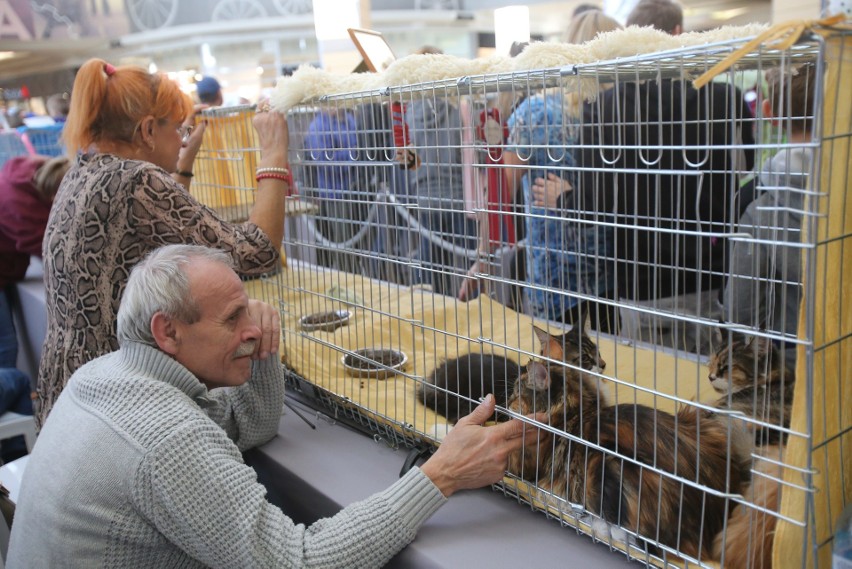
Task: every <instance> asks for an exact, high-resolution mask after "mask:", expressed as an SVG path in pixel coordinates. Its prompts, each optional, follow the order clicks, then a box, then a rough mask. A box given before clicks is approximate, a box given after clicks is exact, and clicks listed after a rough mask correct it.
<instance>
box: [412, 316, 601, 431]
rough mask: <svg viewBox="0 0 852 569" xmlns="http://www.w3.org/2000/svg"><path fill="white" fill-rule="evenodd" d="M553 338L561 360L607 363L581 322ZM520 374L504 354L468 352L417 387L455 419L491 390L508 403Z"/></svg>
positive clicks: (432, 406)
mask: <svg viewBox="0 0 852 569" xmlns="http://www.w3.org/2000/svg"><path fill="white" fill-rule="evenodd" d="M545 333H546V332H545ZM554 341H556V342H558V343H559V345H560V346H562V348H561V354H563V356H564V358H565V359H563V360H562V361H565V362H567V363H570V364H572V365H575V366H578V367H583V368H585V369H589V370H591V369H596V368H597V369H603V368H605V367H606V362H604V361H603V360H602V359H601V357H600V355H599V354H598V347H597V345H595V343H594V342H593V341H592V339H591V338H590V337H589V336H588V334H586V332H585V329H584V326H583V323H582V322H581V323H580V324H579V325H578V326H574V327H573V328H572V329H571V330H569V331H568V332H566V333H565V334H562V335H560V336H554ZM520 374H521V367H520V366H519V365H518V364H517V363H516V362H514V361H512V360H510V359H508V358H505V357H503V356H498V355H494V354H476V353H471V354H465V355H463V356H460V357H458V358H452V359H450V360H447V361H445V362H443V363H442V364H441V365H439V366H438V367H437V368H435V369H434V370H433V371H432V373H431V374H429V377H427V378H426V383H424V384H422V385H420V386H419V387H418V389H417V398H418V399H419V400H420V401H421V402H422V403H424V404H425V405H426V406H427V407H429V408H430V409H433V410H435V411H436V412H437V413H438V414H440V415H443V416H444V417H446V418H447V421H449V422H450V423H456V422H457V421H458V420H459V419H460V418H461V417H464V416H465V415H467V414H468V413H470V412H471V411H473V409H474V408H475V407H476V406H477V405H478V404H479V400H480V399H481V398H483V397H485V396H486V395H487V394H488V393H493V394H494V398H495V399H496V402H497V405H500V406H503V407H505V406H506V402H507V401H508V398H509V395H510V394H511V393H512V389H513V388H514V386H515V382H516V380H517V379H518V376H519V375H520ZM444 390H446V391H444Z"/></svg>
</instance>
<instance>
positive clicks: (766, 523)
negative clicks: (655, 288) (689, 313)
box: [708, 336, 795, 569]
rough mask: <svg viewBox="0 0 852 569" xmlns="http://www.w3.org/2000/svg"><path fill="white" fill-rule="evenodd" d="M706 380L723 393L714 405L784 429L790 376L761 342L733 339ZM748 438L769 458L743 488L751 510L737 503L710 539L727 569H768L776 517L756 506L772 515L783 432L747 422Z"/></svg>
mask: <svg viewBox="0 0 852 569" xmlns="http://www.w3.org/2000/svg"><path fill="white" fill-rule="evenodd" d="M708 368H709V371H710V374H709V378H710V381H711V383H712V384H713V388H714V389H715V390H716V391H717V392H719V393H721V394H723V396H722V397H720V398H719V399H718V400H717V401H716V403H715V406H716V407H718V408H720V409H732V410H735V411H739V412H741V413H742V414H744V415H746V416H747V417H751V418H753V419H756V420H758V421H760V422H762V423H767V424H768V425H772V426H773V427H774V426H777V427H779V428H780V427H786V428H789V426H790V412H791V410H792V407H793V393H794V388H795V375H794V373H793V372H792V371H791V370H790V369H789V367H787V366H786V362H785V360H784V358H783V357H782V356H781V354H780V353H779V351H778V350H777V349H775V346H774V344H773V343H772V341H771V340H769V339H767V338H759V337H756V336H753V337H751V338H745V337H739V336H736V337H734V338H733V339H732V341H731V343H730V344H729V345H725V346H722V348H720V349H719V350H718V351H717V352H716V354H714V355H713V356H712V357H711V358H710V362H709V364H708ZM747 427H748V429H749V430H750V431H751V432H753V434H754V438H753V440H754V446H755V449H754V452H755V453H756V454H759V455H763V456H765V457H769V458H770V459H771V460H756V461H755V471H756V473H755V475H754V477H753V480H752V482H751V484H749V486H748V487H747V488H746V490H745V492H744V496H745V499H746V501H748V502H749V503H751V504H754V505H755V506H757V508H751V507H748V506H744V505H742V504H738V505H737V506H736V507H735V508H734V509H733V511H732V512H731V517H730V519H729V520H728V527H727V531H726V532H725V534H724V535H723V534H721V533H720V534H718V535H717V536H716V538H715V539H714V541H713V554H714V557H715V558H716V559H721V556H722V552H723V551H724V553H725V567H729V568H731V569H740V568H742V569H747V568H754V569H770V568H771V567H772V545H773V541H774V538H775V526H776V524H777V523H778V518H777V516H774V515H772V514H770V513H765V512H763V511H761V510H760V509H759V508H763V509H765V510H768V511H770V512H773V511H774V512H777V511H778V510H779V507H780V505H781V485H780V483H779V482H778V480H780V479H781V478H782V477H783V472H782V469H781V467H780V466H779V464H781V463H783V460H782V459H783V453H784V445H785V443H786V441H787V434H786V433H783V432H780V431H779V429H778V428H772V427H768V426H763V425H757V424H755V423H751V422H748V423H747Z"/></svg>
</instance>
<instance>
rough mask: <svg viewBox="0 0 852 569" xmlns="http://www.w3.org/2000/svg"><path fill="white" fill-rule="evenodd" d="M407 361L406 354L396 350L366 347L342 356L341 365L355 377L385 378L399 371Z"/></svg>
mask: <svg viewBox="0 0 852 569" xmlns="http://www.w3.org/2000/svg"><path fill="white" fill-rule="evenodd" d="M407 361H408V356H406V355H405V354H404V353H402V352H400V351H398V350H389V349H378V350H377V349H373V348H367V349H364V350H355V353H353V354H346V355H345V356H343V367H345V368H346V371H347V373H349V375H353V376H355V377H371V378H373V379H385V378H387V377H390V376H392V375H394V374H396V373H398V372H399V371H401V370H402V368H403V366H404V365H405V362H407Z"/></svg>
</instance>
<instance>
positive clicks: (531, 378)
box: [527, 361, 550, 391]
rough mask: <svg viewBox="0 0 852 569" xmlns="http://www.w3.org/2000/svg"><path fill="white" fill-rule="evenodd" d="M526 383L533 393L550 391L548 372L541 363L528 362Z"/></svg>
mask: <svg viewBox="0 0 852 569" xmlns="http://www.w3.org/2000/svg"><path fill="white" fill-rule="evenodd" d="M527 382H528V383H529V386H530V387H531V388H532V389H533V390H534V391H545V390H547V389H550V371H548V369H547V366H545V365H544V364H543V363H541V362H537V361H530V363H528V364H527Z"/></svg>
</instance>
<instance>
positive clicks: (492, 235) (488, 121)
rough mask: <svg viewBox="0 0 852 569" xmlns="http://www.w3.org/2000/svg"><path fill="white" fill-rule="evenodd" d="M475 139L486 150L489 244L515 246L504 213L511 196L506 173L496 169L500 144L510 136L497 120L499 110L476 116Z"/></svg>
mask: <svg viewBox="0 0 852 569" xmlns="http://www.w3.org/2000/svg"><path fill="white" fill-rule="evenodd" d="M476 133H477V136H478V137H479V139H480V140H482V141H484V142H485V146H486V149H487V150H488V154H487V155H488V159H487V163H488V165H489V167H488V168H487V170H486V171H487V173H488V181H487V184H486V186H487V188H488V199H487V208H488V242H489V243H491V244H495V245H500V244H502V243H506V244H507V245H514V244H515V241H516V238H515V222H514V219H513V218H512V216H510V215H506V212H510V211H512V205H513V200H512V194H511V192H510V191H509V184H508V182H507V180H506V173H505V172H504V171H503V168H500V167H499V166H500V165H502V164H503V143H504V142H505V141H506V139H507V138H508V137H509V128H508V127H507V126H506V123H505V122H503V120H502V119H501V117H500V111H498V110H497V109H494V108H491V109H486V110H484V111H482V112H481V113H480V114H479V127H477V129H476Z"/></svg>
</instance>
